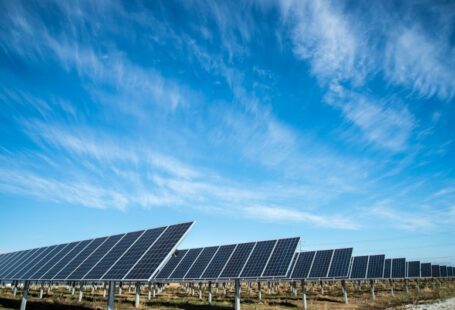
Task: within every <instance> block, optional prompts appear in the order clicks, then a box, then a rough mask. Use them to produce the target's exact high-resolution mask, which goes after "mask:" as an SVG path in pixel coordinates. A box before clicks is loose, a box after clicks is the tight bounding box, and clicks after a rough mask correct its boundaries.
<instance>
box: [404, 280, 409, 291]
mask: <svg viewBox="0 0 455 310" xmlns="http://www.w3.org/2000/svg"><path fill="white" fill-rule="evenodd" d="M404 286H405V288H406V294H409V282H408V279H405V280H404Z"/></svg>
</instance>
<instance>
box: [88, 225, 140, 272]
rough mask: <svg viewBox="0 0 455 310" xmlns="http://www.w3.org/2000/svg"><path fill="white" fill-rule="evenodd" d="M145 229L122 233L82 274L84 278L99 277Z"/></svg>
mask: <svg viewBox="0 0 455 310" xmlns="http://www.w3.org/2000/svg"><path fill="white" fill-rule="evenodd" d="M144 233H145V231H143V230H142V231H135V232H131V233H127V234H125V235H123V237H122V238H121V239H119V241H118V242H117V243H116V244H115V245H114V246H113V247H112V248H111V249H109V250H108V252H107V253H106V254H105V255H104V256H103V258H101V259H100V260H99V261H98V262H97V263H96V264H95V265H94V267H93V268H92V269H91V270H90V271H89V272H88V273H87V274H86V275H85V276H84V280H96V279H101V278H102V277H103V275H104V274H105V273H106V272H107V271H108V270H109V269H110V268H111V267H112V265H114V264H115V263H116V262H117V260H119V259H120V258H121V257H122V255H123V254H125V252H126V251H128V249H129V248H130V247H131V246H133V245H134V243H135V242H136V240H137V239H139V237H140V236H142V234H144Z"/></svg>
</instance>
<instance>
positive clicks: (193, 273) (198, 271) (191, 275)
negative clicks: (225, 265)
mask: <svg viewBox="0 0 455 310" xmlns="http://www.w3.org/2000/svg"><path fill="white" fill-rule="evenodd" d="M218 249H219V247H218V246H212V247H208V248H204V249H203V250H202V253H201V255H199V257H198V258H197V260H196V261H195V262H194V264H193V266H191V268H190V270H188V273H187V274H186V275H185V278H186V279H199V278H200V277H201V276H202V273H203V272H204V270H205V268H207V266H208V264H209V263H210V261H211V260H212V259H213V257H214V256H215V253H216V252H217V251H218Z"/></svg>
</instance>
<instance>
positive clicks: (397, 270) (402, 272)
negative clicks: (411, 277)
mask: <svg viewBox="0 0 455 310" xmlns="http://www.w3.org/2000/svg"><path fill="white" fill-rule="evenodd" d="M405 277H406V259H405V258H394V259H392V278H393V279H404V278H405Z"/></svg>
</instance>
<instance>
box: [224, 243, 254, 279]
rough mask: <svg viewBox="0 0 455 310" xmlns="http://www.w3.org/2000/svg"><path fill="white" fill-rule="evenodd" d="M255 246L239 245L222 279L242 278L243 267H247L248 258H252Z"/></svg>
mask: <svg viewBox="0 0 455 310" xmlns="http://www.w3.org/2000/svg"><path fill="white" fill-rule="evenodd" d="M254 245H255V243H254V242H251V243H242V244H239V245H238V246H237V247H236V249H235V251H234V253H232V256H231V258H230V259H229V261H228V263H227V264H226V266H225V267H224V269H223V271H222V272H221V275H220V278H226V279H229V278H238V277H240V272H241V271H242V269H243V266H245V263H246V261H247V259H248V257H250V254H251V251H252V250H253V248H254Z"/></svg>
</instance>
